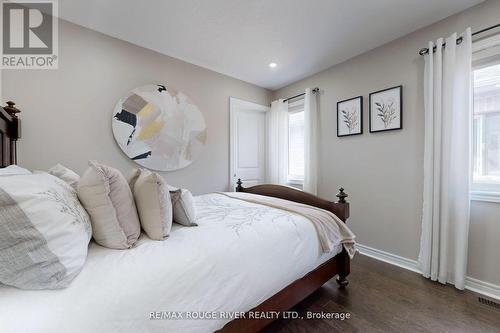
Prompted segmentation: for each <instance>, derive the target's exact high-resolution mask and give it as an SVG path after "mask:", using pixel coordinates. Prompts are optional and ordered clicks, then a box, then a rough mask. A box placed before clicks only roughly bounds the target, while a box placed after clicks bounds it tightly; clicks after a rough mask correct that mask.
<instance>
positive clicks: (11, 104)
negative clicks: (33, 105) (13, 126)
mask: <svg viewBox="0 0 500 333" xmlns="http://www.w3.org/2000/svg"><path fill="white" fill-rule="evenodd" d="M14 105H16V103H14V102H12V101H7V106H4V107H3V109H4V110H5V111H6V112H7V113H8V114H10V115H11V116H12V117H14V118H17V113H19V112H21V110H19V109H18V108H16V107H15V106H14Z"/></svg>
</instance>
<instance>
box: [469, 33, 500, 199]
mask: <svg viewBox="0 0 500 333" xmlns="http://www.w3.org/2000/svg"><path fill="white" fill-rule="evenodd" d="M494 64H500V34H498V35H495V36H492V37H489V38H485V39H482V40H479V41H476V42H474V43H473V45H472V75H471V85H472V89H473V93H472V97H473V98H474V71H475V70H476V69H479V68H481V67H487V66H491V65H494ZM472 105H473V103H472ZM476 119H478V121H479V123H478V126H477V127H478V129H479V131H480V133H479V134H478V137H479V138H481V137H482V136H483V135H484V134H483V128H484V116H481V115H475V114H474V111H473V112H472V117H471V127H470V128H471V137H472V138H474V121H475V120H476ZM472 142H473V143H474V141H472ZM483 143H484V139H483V138H481V139H480V140H478V141H477V142H476V145H477V146H476V147H475V148H476V151H477V156H478V158H477V160H475V159H474V149H471V157H470V160H471V169H472V170H471V188H470V198H471V200H474V201H487V202H496V203H500V182H495V181H491V180H490V181H488V177H483V178H482V179H478V178H477V177H474V170H475V169H476V167H477V168H482V163H481V162H482V158H480V156H482V154H483V147H482V144H483Z"/></svg>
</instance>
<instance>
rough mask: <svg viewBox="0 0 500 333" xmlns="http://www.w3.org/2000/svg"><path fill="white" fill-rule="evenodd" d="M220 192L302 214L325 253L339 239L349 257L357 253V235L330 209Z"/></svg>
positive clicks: (246, 194)
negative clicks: (355, 239) (311, 225)
mask: <svg viewBox="0 0 500 333" xmlns="http://www.w3.org/2000/svg"><path fill="white" fill-rule="evenodd" d="M220 194H223V195H226V196H228V197H230V198H233V199H239V200H244V201H247V202H252V203H256V204H260V205H265V206H269V207H273V208H277V209H282V210H285V211H288V212H291V213H295V214H299V215H302V216H304V217H305V218H307V219H308V220H309V221H311V223H312V224H313V225H314V228H315V229H316V232H317V234H318V238H319V242H320V246H321V251H322V252H323V253H325V252H330V251H332V249H333V248H334V247H335V245H336V244H338V242H339V240H340V243H342V245H343V246H344V248H345V250H346V251H347V253H348V254H349V257H351V258H352V257H353V256H354V254H355V253H356V247H355V242H354V238H355V237H356V236H354V234H353V233H352V231H351V230H350V229H349V228H348V227H347V226H346V225H345V223H344V222H342V220H341V219H339V218H338V217H337V216H336V215H335V214H333V213H332V212H330V211H327V210H325V209H321V208H317V207H314V206H309V205H305V204H301V203H298V202H294V201H289V200H284V199H279V198H274V197H267V196H263V195H257V194H250V193H244V192H220Z"/></svg>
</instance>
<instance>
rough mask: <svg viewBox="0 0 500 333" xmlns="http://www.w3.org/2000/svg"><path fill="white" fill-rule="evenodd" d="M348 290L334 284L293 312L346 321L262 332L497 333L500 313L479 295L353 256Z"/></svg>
mask: <svg viewBox="0 0 500 333" xmlns="http://www.w3.org/2000/svg"><path fill="white" fill-rule="evenodd" d="M349 281H350V284H349V286H348V287H347V288H346V289H344V290H342V289H339V288H338V286H337V283H336V282H335V281H334V280H330V281H329V282H327V283H326V284H325V285H324V286H323V287H322V288H321V289H319V290H318V291H316V292H315V293H314V294H312V295H311V296H309V297H308V298H307V299H305V300H304V301H302V302H301V303H300V304H298V305H297V306H296V307H295V308H294V309H293V310H294V311H297V312H299V313H300V315H302V316H303V317H304V318H305V317H306V313H307V311H311V312H320V311H324V312H330V313H331V312H348V313H350V316H351V318H350V319H346V320H344V321H341V320H334V319H309V320H308V319H290V320H287V319H281V320H278V321H275V322H274V323H272V324H271V325H270V326H268V327H267V328H266V329H265V330H264V331H263V332H266V333H271V332H398V333H400V332H432V333H438V332H450V333H457V332H500V310H499V309H496V308H493V307H491V306H488V305H484V304H482V303H479V302H478V296H479V295H478V294H476V293H473V292H470V291H459V290H456V289H455V288H453V287H452V286H443V285H442V284H440V283H435V282H431V281H429V280H426V279H424V278H423V277H422V276H420V275H419V274H417V273H413V272H410V271H407V270H405V269H402V268H399V267H396V266H393V265H390V264H386V263H384V262H381V261H377V260H374V259H371V258H369V257H366V256H363V255H360V254H359V253H358V254H357V255H356V257H355V258H354V260H353V261H352V266H351V275H350V276H349Z"/></svg>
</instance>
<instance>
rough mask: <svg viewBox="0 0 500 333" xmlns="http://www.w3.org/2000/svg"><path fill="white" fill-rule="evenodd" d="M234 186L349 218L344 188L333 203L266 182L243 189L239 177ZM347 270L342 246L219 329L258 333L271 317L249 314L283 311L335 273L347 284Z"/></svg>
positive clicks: (343, 283)
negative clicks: (304, 273) (317, 265)
mask: <svg viewBox="0 0 500 333" xmlns="http://www.w3.org/2000/svg"><path fill="white" fill-rule="evenodd" d="M237 185H238V186H237V187H236V191H238V192H246V193H253V194H259V195H265V196H269V197H275V198H280V199H285V200H290V201H294V202H299V203H303V204H306V205H310V206H314V207H318V208H322V209H325V210H329V211H331V212H332V213H334V214H335V215H337V216H338V217H339V218H340V219H341V220H342V221H344V222H346V220H347V218H348V217H349V203H348V202H347V201H346V200H345V198H346V197H347V194H346V193H344V189H343V188H340V191H339V193H338V194H337V197H338V198H339V199H338V201H337V202H332V201H328V200H324V199H321V198H319V197H317V196H315V195H313V194H310V193H306V192H303V191H300V190H297V189H295V188H292V187H288V186H282V185H272V184H265V185H257V186H252V187H249V188H245V187H243V186H242V185H243V184H242V182H241V180H240V179H238V182H237ZM349 273H350V259H349V255H348V254H347V252H346V250H345V249H344V250H342V252H341V253H339V254H337V255H336V256H335V257H333V258H331V259H330V260H328V261H326V262H325V263H323V264H322V265H320V266H319V267H317V268H316V269H314V270H313V271H311V272H309V273H308V274H307V275H306V276H304V277H303V278H301V279H298V280H296V281H294V282H292V283H291V284H289V285H288V286H286V287H285V288H284V289H282V290H281V291H280V292H278V293H277V294H275V295H273V296H272V297H270V298H268V299H267V300H265V301H264V302H263V303H261V304H259V305H258V306H256V307H255V308H253V309H252V310H250V311H249V312H248V313H247V314H246V315H245V317H244V318H239V319H235V320H233V321H231V322H229V323H228V324H226V325H225V326H224V327H223V328H222V329H221V330H219V331H218V332H222V333H228V332H238V333H251V332H258V331H260V330H261V329H263V328H264V327H266V326H267V325H269V324H270V323H271V322H272V321H273V320H274V319H255V318H252V317H253V316H252V315H251V314H252V313H254V314H255V313H263V312H270V311H276V312H279V313H283V312H285V311H287V310H289V309H290V308H292V307H293V306H295V305H296V304H297V303H299V302H300V301H302V300H303V299H305V298H306V297H307V296H309V295H310V294H312V293H313V292H314V291H315V290H316V289H318V288H320V287H321V286H322V285H323V284H325V282H327V281H329V280H330V279H331V278H333V277H335V276H336V275H337V282H338V284H339V285H340V287H342V288H343V287H345V286H347V284H348V281H347V279H346V278H347V276H348V275H349Z"/></svg>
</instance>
